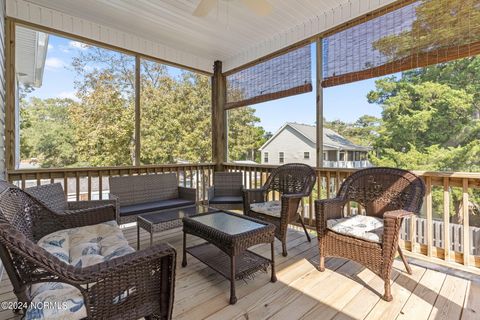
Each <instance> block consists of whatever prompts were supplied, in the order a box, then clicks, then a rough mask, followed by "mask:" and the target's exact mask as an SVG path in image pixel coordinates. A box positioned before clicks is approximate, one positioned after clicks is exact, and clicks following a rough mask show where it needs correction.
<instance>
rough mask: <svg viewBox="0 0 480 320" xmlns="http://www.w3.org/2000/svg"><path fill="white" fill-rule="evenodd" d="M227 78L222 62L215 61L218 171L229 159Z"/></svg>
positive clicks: (214, 122) (214, 125)
mask: <svg viewBox="0 0 480 320" xmlns="http://www.w3.org/2000/svg"><path fill="white" fill-rule="evenodd" d="M225 103H226V79H225V76H224V75H223V74H222V62H221V61H215V64H214V66H213V77H212V158H213V159H212V160H213V162H214V163H215V170H216V171H223V163H224V162H225V161H227V128H226V112H225Z"/></svg>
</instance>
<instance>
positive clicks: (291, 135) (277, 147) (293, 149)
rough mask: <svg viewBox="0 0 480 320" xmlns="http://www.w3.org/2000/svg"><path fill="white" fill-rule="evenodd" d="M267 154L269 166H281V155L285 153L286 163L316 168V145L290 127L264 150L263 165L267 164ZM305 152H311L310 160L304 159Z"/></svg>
mask: <svg viewBox="0 0 480 320" xmlns="http://www.w3.org/2000/svg"><path fill="white" fill-rule="evenodd" d="M265 152H268V164H275V165H279V164H281V163H280V162H279V153H280V152H284V155H285V157H284V158H285V161H284V163H292V162H297V163H305V164H308V165H311V166H315V152H316V151H315V144H313V143H312V142H311V141H308V140H307V139H306V138H305V137H304V136H303V135H301V134H299V133H298V132H297V131H295V130H293V129H292V128H290V127H288V126H287V127H285V129H284V130H282V132H280V133H279V134H278V135H277V136H276V137H275V139H273V140H272V141H271V142H270V143H269V144H268V145H267V146H266V147H265V148H264V149H263V150H262V164H267V163H265V162H264V155H265ZM304 152H310V159H308V160H305V159H304Z"/></svg>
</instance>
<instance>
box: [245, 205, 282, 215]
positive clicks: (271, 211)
mask: <svg viewBox="0 0 480 320" xmlns="http://www.w3.org/2000/svg"><path fill="white" fill-rule="evenodd" d="M250 210H252V211H255V212H258V213H263V214H266V215H269V216H272V217H280V215H281V212H282V203H281V202H280V201H266V202H257V203H252V204H251V205H250Z"/></svg>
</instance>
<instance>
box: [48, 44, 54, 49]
mask: <svg viewBox="0 0 480 320" xmlns="http://www.w3.org/2000/svg"><path fill="white" fill-rule="evenodd" d="M52 50H53V45H52V44H50V43H49V44H48V51H52Z"/></svg>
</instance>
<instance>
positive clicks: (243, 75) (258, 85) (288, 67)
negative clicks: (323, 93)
mask: <svg viewBox="0 0 480 320" xmlns="http://www.w3.org/2000/svg"><path fill="white" fill-rule="evenodd" d="M310 50H311V48H310V45H306V46H303V47H300V48H297V49H294V50H292V51H289V52H287V53H285V54H282V55H280V56H277V57H274V58H271V59H269V60H267V61H264V62H260V63H258V64H256V65H254V66H251V67H248V68H246V69H243V70H240V71H238V72H235V73H232V74H230V75H227V79H226V80H227V103H226V105H225V108H226V109H231V108H236V107H242V106H246V105H249V104H255V103H260V102H265V101H269V100H274V99H279V98H283V97H288V96H292V95H295V94H300V93H305V92H309V91H312V75H311V69H312V62H311V58H310V57H311V53H310Z"/></svg>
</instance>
